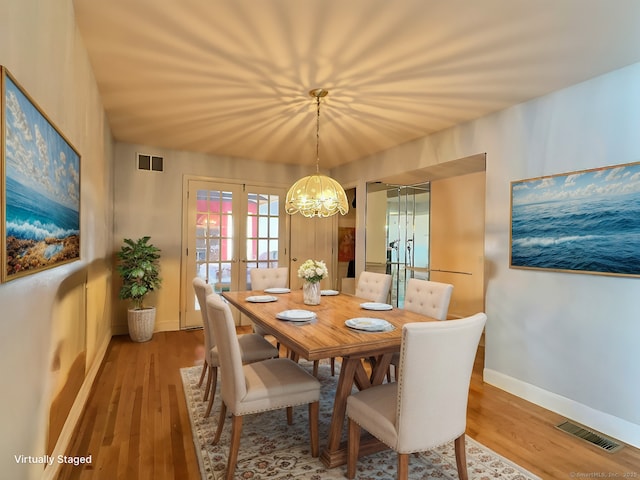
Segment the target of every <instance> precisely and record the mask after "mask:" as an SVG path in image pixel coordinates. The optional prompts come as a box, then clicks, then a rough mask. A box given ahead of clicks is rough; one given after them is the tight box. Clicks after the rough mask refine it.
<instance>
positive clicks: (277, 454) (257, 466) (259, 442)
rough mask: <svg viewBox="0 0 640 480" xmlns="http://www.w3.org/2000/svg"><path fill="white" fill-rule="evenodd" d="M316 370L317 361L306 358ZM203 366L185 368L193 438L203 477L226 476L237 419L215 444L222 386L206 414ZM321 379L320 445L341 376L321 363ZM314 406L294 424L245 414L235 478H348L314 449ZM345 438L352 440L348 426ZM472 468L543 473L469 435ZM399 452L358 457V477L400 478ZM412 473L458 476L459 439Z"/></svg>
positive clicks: (414, 465)
mask: <svg viewBox="0 0 640 480" xmlns="http://www.w3.org/2000/svg"><path fill="white" fill-rule="evenodd" d="M301 365H302V366H303V367H304V368H306V369H308V370H309V372H311V368H312V365H311V363H304V362H303V363H301ZM201 369H202V367H199V366H197V367H191V368H183V369H181V371H180V373H181V375H182V383H183V386H184V393H185V397H186V399H187V407H188V409H189V418H190V420H191V429H192V431H193V442H194V445H195V449H196V453H197V455H198V462H199V464H200V473H201V474H202V480H218V479H221V478H224V473H225V470H226V465H227V455H228V453H229V448H228V446H229V439H230V436H231V422H230V420H229V418H227V419H226V421H225V423H226V425H225V426H224V430H223V434H222V438H221V439H220V442H219V444H218V445H216V446H214V445H211V440H212V439H213V436H214V434H215V429H216V425H217V421H218V412H219V408H220V396H219V393H220V392H219V388H218V391H217V392H216V400H215V403H214V408H213V411H212V414H211V416H210V417H209V418H205V417H204V412H205V410H206V402H203V401H202V396H203V389H204V383H203V386H202V387H198V380H199V378H200V373H201V371H202V370H201ZM318 379H319V380H320V381H321V383H322V393H321V395H322V396H321V400H320V426H319V429H320V439H321V441H320V444H321V446H322V438H326V434H327V431H328V429H329V423H330V421H331V411H332V409H333V396H334V391H335V386H336V382H337V376H335V377H332V376H331V372H330V369H329V366H328V365H320V369H319V374H318ZM307 412H308V409H307V407H306V406H299V407H296V408H294V422H293V425H287V421H286V414H285V411H284V410H276V411H273V412H265V413H261V414H257V415H248V416H246V417H245V418H244V421H243V429H242V437H241V440H240V453H239V454H238V466H237V468H236V473H235V477H236V478H238V479H251V480H261V479H287V480H290V479H300V480H302V479H304V480H326V479H344V478H346V477H345V474H346V467H344V466H342V467H336V468H332V469H327V468H325V467H324V465H323V464H322V462H320V460H319V459H317V458H313V457H311V454H310V452H309V435H308V430H307V429H308V417H307ZM344 430H345V433H344V435H345V439H346V428H345V429H344ZM466 450H467V464H468V473H469V478H470V479H471V480H489V479H497V478H498V479H505V480H533V479H536V480H539V477H537V476H535V475H533V474H532V473H530V472H528V471H526V470H524V469H522V468H521V467H519V466H518V465H516V464H514V463H513V462H511V461H509V460H507V459H506V458H504V457H501V456H500V455H498V454H497V453H495V452H493V451H491V450H490V449H488V448H487V447H485V446H484V445H482V444H480V443H478V442H476V441H475V440H473V439H471V438H470V437H468V436H467V438H466ZM396 465H397V456H396V454H395V453H394V452H392V451H390V450H388V451H384V452H380V453H377V454H374V455H369V456H367V457H363V458H360V459H359V460H358V466H357V473H356V478H357V479H359V480H374V479H375V480H384V479H395V473H396ZM409 468H410V470H409V478H410V479H411V480H417V479H425V480H426V479H450V480H457V479H458V473H457V472H458V471H457V469H456V459H455V450H454V446H453V442H451V444H448V445H444V446H442V447H439V448H437V449H435V450H432V451H430V452H425V453H420V454H413V455H412V456H411V458H410V460H409Z"/></svg>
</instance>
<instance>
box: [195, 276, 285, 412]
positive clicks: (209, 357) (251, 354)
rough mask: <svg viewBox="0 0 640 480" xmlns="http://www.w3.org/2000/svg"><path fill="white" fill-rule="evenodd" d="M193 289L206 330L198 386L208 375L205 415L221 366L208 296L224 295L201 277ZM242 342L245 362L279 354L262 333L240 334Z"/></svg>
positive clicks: (203, 326)
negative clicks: (208, 307)
mask: <svg viewBox="0 0 640 480" xmlns="http://www.w3.org/2000/svg"><path fill="white" fill-rule="evenodd" d="M192 283H193V289H194V290H195V292H196V298H197V299H198V305H200V315H201V317H202V328H203V331H204V348H205V359H204V365H203V366H202V373H201V375H200V381H199V382H198V386H200V385H202V381H203V379H204V377H205V375H207V384H206V386H205V389H204V397H203V399H202V400H203V401H205V402H206V401H207V399H208V400H209V403H208V405H207V410H206V411H205V416H207V417H208V416H209V414H210V413H211V408H212V407H213V400H214V397H215V394H216V385H217V381H218V367H219V366H220V361H219V354H218V347H217V344H216V337H215V335H214V332H213V327H212V325H211V321H210V320H209V317H208V315H207V301H206V300H207V298H208V297H215V298H217V299H218V300H219V301H221V302H224V300H222V297H220V296H219V295H218V294H217V293H215V292H214V291H213V288H212V287H211V285H209V284H208V283H206V282H205V281H204V280H202V279H201V278H199V277H196V278H194V279H193V282H192ZM238 341H239V343H240V348H241V353H242V361H243V362H245V363H249V362H256V361H259V360H264V359H267V358H273V357H277V356H278V350H277V349H276V348H275V347H274V346H273V345H272V344H271V343H269V342H268V341H267V340H265V339H264V338H263V337H262V336H261V335H258V334H257V333H248V334H244V335H240V337H239V338H238Z"/></svg>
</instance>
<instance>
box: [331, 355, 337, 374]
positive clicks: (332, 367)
mask: <svg viewBox="0 0 640 480" xmlns="http://www.w3.org/2000/svg"><path fill="white" fill-rule="evenodd" d="M331 376H332V377H335V376H336V357H331Z"/></svg>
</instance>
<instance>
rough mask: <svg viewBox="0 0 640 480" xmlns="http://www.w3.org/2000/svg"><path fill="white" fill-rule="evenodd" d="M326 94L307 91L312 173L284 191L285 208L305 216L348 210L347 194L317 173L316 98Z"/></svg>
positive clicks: (317, 123) (318, 125) (318, 123)
mask: <svg viewBox="0 0 640 480" xmlns="http://www.w3.org/2000/svg"><path fill="white" fill-rule="evenodd" d="M327 93H329V92H328V91H327V90H325V89H323V88H316V89H314V90H311V91H310V92H309V95H311V96H312V97H315V99H316V105H317V115H316V173H315V174H314V175H309V176H307V177H304V178H301V179H300V180H298V181H297V182H296V183H294V184H293V185H292V186H291V188H290V189H289V191H288V192H287V199H286V202H285V210H286V212H287V213H288V214H289V215H293V214H294V213H298V212H300V213H301V214H302V215H303V216H305V217H330V216H331V215H335V214H336V213H338V212H340V213H341V214H342V215H345V214H346V213H347V212H348V211H349V203H348V202H347V195H346V194H345V193H344V189H343V188H342V186H341V185H340V184H339V183H338V182H336V181H335V180H334V179H333V178H331V177H327V176H326V175H321V174H320V154H319V152H320V99H321V98H322V97H325V96H326V95H327Z"/></svg>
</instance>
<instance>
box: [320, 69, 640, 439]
mask: <svg viewBox="0 0 640 480" xmlns="http://www.w3.org/2000/svg"><path fill="white" fill-rule="evenodd" d="M639 84H640V64H634V65H631V66H629V67H626V68H623V69H620V70H617V71H614V72H610V73H609V74H606V75H603V76H600V77H597V78H594V79H592V80H589V81H587V82H583V83H581V84H578V85H575V86H572V87H570V88H566V89H563V90H561V91H558V92H554V93H552V94H550V95H547V96H544V97H541V98H538V99H535V100H532V101H530V102H526V103H523V104H520V105H516V106H514V107H511V108H509V109H506V110H503V111H501V112H497V113H494V114H492V115H488V116H486V117H482V118H480V119H478V120H475V121H472V122H469V123H467V124H463V125H459V126H457V127H455V128H451V129H448V130H445V131H442V132H438V133H436V134H433V135H430V136H428V137H424V138H421V139H418V140H416V141H413V142H409V143H407V144H404V145H400V146H398V147H396V148H393V149H390V150H387V151H385V152H380V153H378V154H376V155H372V156H371V157H369V158H366V159H362V160H360V161H357V162H353V163H351V164H348V165H345V166H343V167H340V168H336V169H334V170H333V171H332V175H333V176H334V178H336V179H338V180H339V181H341V182H343V184H345V185H348V186H357V187H358V201H361V200H362V201H364V199H363V195H361V194H360V192H361V191H363V190H362V189H363V188H364V185H366V182H369V181H376V180H381V179H384V178H387V177H390V176H393V175H397V174H400V173H402V172H409V171H415V170H418V169H423V168H428V167H430V166H443V165H446V164H447V163H448V162H453V161H455V160H456V159H460V158H465V157H469V156H471V155H476V154H479V153H485V152H486V197H485V220H484V232H485V233H484V260H485V261H484V268H485V285H486V288H485V292H486V295H485V309H486V313H487V316H488V320H487V327H486V350H485V357H486V358H485V381H489V382H490V383H492V384H494V385H496V386H499V387H500V388H503V389H505V390H508V391H510V392H513V393H515V394H516V395H519V396H521V397H523V398H526V399H528V400H530V401H532V402H534V403H537V404H539V405H542V406H544V407H546V408H549V409H551V410H553V411H556V412H558V413H559V414H561V415H565V416H568V417H570V418H572V419H574V420H576V421H578V422H581V423H583V424H586V425H588V426H590V427H592V428H594V429H595V430H598V431H601V432H604V433H607V434H609V435H612V436H614V437H616V438H619V439H621V440H623V441H625V442H628V443H631V444H633V445H635V446H640V409H638V408H637V406H638V405H640V390H638V389H637V388H636V387H635V385H636V384H637V379H638V378H640V362H638V361H637V358H636V357H637V355H636V353H635V352H637V345H635V344H636V343H637V338H640V323H639V322H638V321H637V319H638V314H637V310H638V306H637V305H638V301H637V299H638V298H639V296H640V282H638V279H635V278H623V277H603V276H596V275H584V274H567V273H559V272H547V271H524V270H515V269H510V268H509V231H510V209H509V205H510V182H512V181H514V180H521V179H526V178H533V177H540V176H544V175H552V174H556V173H566V172H572V171H576V170H582V169H589V168H596V167H599V166H605V165H616V164H623V163H631V162H637V161H638V160H640V137H638V135H637V129H634V128H635V127H634V126H636V125H640V94H639V90H638V85H639ZM424 180H429V179H428V178H425V179H424ZM358 220H359V222H358V225H363V223H362V222H361V220H363V217H361V216H360V215H359V217H358ZM361 230H363V227H360V226H359V227H358V233H364V232H363V231H362V232H361ZM356 259H357V267H358V270H359V271H361V270H362V269H363V267H364V241H362V240H361V239H359V240H358V244H357V252H356ZM603 352H604V353H605V354H604V355H603V354H602V353H603Z"/></svg>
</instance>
